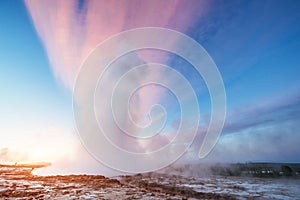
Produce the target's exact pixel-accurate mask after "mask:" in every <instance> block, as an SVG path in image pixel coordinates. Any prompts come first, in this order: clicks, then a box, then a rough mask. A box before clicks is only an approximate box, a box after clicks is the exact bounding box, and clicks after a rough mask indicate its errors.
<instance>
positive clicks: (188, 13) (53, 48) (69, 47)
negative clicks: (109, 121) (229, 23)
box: [25, 0, 208, 148]
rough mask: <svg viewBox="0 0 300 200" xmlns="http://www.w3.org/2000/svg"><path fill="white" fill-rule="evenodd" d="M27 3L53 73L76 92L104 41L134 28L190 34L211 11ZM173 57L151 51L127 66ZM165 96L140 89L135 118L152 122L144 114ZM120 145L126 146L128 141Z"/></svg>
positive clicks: (196, 5) (174, 5)
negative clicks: (82, 74)
mask: <svg viewBox="0 0 300 200" xmlns="http://www.w3.org/2000/svg"><path fill="white" fill-rule="evenodd" d="M25 3H26V7H27V9H28V11H29V14H30V16H31V18H32V21H33V24H34V26H35V28H36V31H37V33H38V35H39V37H40V39H41V40H42V43H43V45H44V47H45V50H46V52H47V55H48V58H49V62H50V64H51V67H52V69H53V73H54V74H55V76H56V77H57V78H58V80H59V81H61V82H62V83H63V85H64V86H65V87H67V88H69V89H70V90H71V89H72V88H73V86H74V82H75V79H76V75H77V73H78V71H79V69H80V66H81V64H82V62H83V61H84V60H85V59H86V57H87V56H88V55H89V53H90V52H91V51H92V50H93V49H94V48H95V47H96V46H97V45H98V44H99V43H101V42H103V41H104V40H105V39H107V38H108V37H110V36H112V35H114V34H117V33H119V32H121V31H125V30H128V29H132V28H138V27H150V26H155V27H164V28H171V29H175V30H178V31H181V32H186V31H187V30H188V29H189V28H190V27H191V26H192V25H193V24H194V22H195V21H196V20H199V18H200V17H201V16H202V15H204V12H205V10H206V9H207V7H208V5H207V3H205V2H203V1H187V2H185V1H177V0H167V1H160V0H153V1H138V0H133V1H117V0H116V1H101V0H99V1H96V0H95V1H93V0H91V1H75V0H67V1H35V0H30V1H29V0H26V1H25ZM166 42H169V43H176V42H177V41H176V39H175V38H174V39H172V38H170V40H169V41H166ZM115 50H116V49H110V50H108V51H115ZM167 59H168V57H166V56H165V54H161V55H158V54H157V53H151V52H149V51H141V52H137V53H136V54H131V55H130V56H129V57H128V59H127V60H125V61H124V62H125V63H126V64H127V65H129V66H130V65H136V64H141V63H147V62H149V61H151V62H159V63H162V62H167ZM130 61H131V63H130ZM164 76H165V74H161V73H157V72H155V71H152V70H151V68H149V69H148V71H147V73H146V74H144V75H143V77H140V76H138V75H137V76H135V78H136V79H137V80H139V79H151V78H152V77H156V78H157V79H159V78H163V77H164ZM109 77H110V78H109V79H107V81H106V83H105V84H107V85H110V84H112V83H113V82H115V77H114V74H110V76H109ZM110 80H111V81H110ZM132 81H136V80H132ZM137 82H138V81H137ZM108 88H110V87H108ZM100 92H101V91H100ZM162 98H164V90H162V89H161V88H159V87H158V88H153V87H145V88H141V89H140V90H139V91H137V92H136V93H135V95H134V97H133V100H132V101H133V104H131V106H132V107H133V108H134V109H131V110H133V113H132V116H133V118H134V119H133V120H135V121H136V122H137V123H138V124H145V123H146V124H147V119H145V117H144V116H145V115H146V114H147V113H148V111H149V109H150V108H151V106H153V105H154V104H155V103H157V102H159V101H160V100H161V99H162ZM97 109H98V110H99V111H100V112H108V111H107V108H106V107H105V106H101V105H99V107H98V108H97ZM158 117H159V116H158ZM145 120H146V121H145ZM164 140H168V138H166V137H162V138H161V141H157V143H158V144H159V143H160V142H162V143H164V142H163V141H164ZM119 142H121V143H122V144H124V145H126V141H119ZM129 146H130V144H129ZM150 148H151V147H150Z"/></svg>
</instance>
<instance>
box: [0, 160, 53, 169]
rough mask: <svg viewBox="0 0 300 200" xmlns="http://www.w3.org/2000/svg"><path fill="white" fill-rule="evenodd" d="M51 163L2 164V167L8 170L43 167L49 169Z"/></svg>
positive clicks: (0, 165)
mask: <svg viewBox="0 0 300 200" xmlns="http://www.w3.org/2000/svg"><path fill="white" fill-rule="evenodd" d="M50 165H51V163H48V162H37V163H20V164H18V163H15V164H0V168H1V167H6V168H32V169H35V168H43V167H48V166H50Z"/></svg>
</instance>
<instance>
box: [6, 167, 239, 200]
mask: <svg viewBox="0 0 300 200" xmlns="http://www.w3.org/2000/svg"><path fill="white" fill-rule="evenodd" d="M143 177H144V178H146V179H144V178H143ZM147 177H148V176H146V175H145V176H144V175H134V176H123V177H118V178H117V179H114V178H106V177H104V176H99V175H68V176H35V175H32V174H31V170H18V171H12V170H11V169H8V170H6V171H5V170H2V173H1V174H0V198H1V199H234V198H233V197H230V196H229V195H220V194H214V193H202V192H196V191H194V190H192V189H191V188H188V187H184V186H179V185H176V184H169V183H160V182H159V181H158V182H156V183H154V182H152V181H149V182H147ZM148 178H149V177H148ZM157 178H162V177H160V176H159V177H157ZM162 179H163V178H162Z"/></svg>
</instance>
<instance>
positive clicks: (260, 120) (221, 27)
mask: <svg viewBox="0 0 300 200" xmlns="http://www.w3.org/2000/svg"><path fill="white" fill-rule="evenodd" d="M191 2H192V3H190V4H191V5H192V6H189V5H187V6H184V8H181V7H179V6H178V7H175V8H174V10H175V11H174V10H173V11H172V12H171V11H166V12H170V16H172V17H171V18H168V19H167V20H166V23H164V24H165V25H164V26H163V27H167V28H172V29H175V30H178V31H181V32H183V33H185V34H187V35H188V36H190V37H192V38H194V39H195V40H196V41H197V42H199V43H200V44H201V45H202V46H203V47H204V48H205V49H206V51H207V52H208V53H209V54H210V56H211V57H212V59H213V60H214V62H215V63H216V65H217V66H218V68H219V71H220V73H221V74H222V77H223V80H224V84H225V89H226V94H227V118H226V123H225V127H224V130H223V133H222V136H221V138H220V140H219V143H218V144H217V146H216V148H215V150H214V151H213V152H212V153H211V154H210V156H209V157H208V158H207V159H208V160H213V161H222V159H223V160H224V161H225V162H239V161H241V162H243V161H274V162H300V160H299V153H300V149H299V147H298V143H299V141H300V128H299V126H298V124H299V123H300V92H299V91H300V90H299V88H300V79H299V75H300V56H299V55H300V24H299V23H300V12H299V11H300V2H299V1H296V0H294V1H291V0H290V1H283V0H282V1H266V0H265V1H258V0H256V1H209V2H205V1H201V2H200V1H199V2H198V3H196V2H195V1H191ZM35 4H36V5H37V8H39V9H46V10H47V6H45V5H39V3H37V2H34V1H32V2H29V1H28V2H26V3H24V2H23V1H17V0H13V1H8V0H7V1H1V2H0V5H1V6H0V24H1V31H0V44H1V45H0V91H1V98H0V121H1V124H0V138H1V139H0V149H1V148H2V149H3V148H12V149H13V148H15V149H18V146H20V144H25V146H26V147H28V148H29V149H30V148H31V149H34V150H36V149H37V148H40V146H39V145H36V144H35V142H38V141H39V140H36V138H42V139H41V140H48V141H50V142H49V143H51V145H55V144H56V143H57V142H58V143H59V144H60V145H58V146H61V148H62V149H63V146H64V144H65V143H64V140H65V139H66V138H67V140H68V138H69V139H70V141H71V140H72V142H70V141H68V142H67V143H70V144H67V145H69V147H70V149H71V150H70V151H73V149H72V148H73V146H76V145H78V143H79V142H78V141H76V140H77V139H76V136H75V134H74V132H75V129H74V124H73V115H72V80H73V79H72V77H74V74H76V72H77V71H76V69H74V70H73V68H71V67H69V68H67V67H66V68H64V67H65V66H67V65H73V61H69V60H67V59H65V57H67V56H70V55H71V56H76V57H80V56H82V57H84V55H86V52H88V50H86V49H88V48H87V46H89V45H90V46H89V48H92V47H95V45H97V44H96V43H95V41H93V42H94V43H92V42H90V41H89V40H87V39H86V40H83V39H81V38H84V37H87V34H88V33H90V32H89V31H86V30H89V28H88V27H90V26H92V25H93V23H92V22H89V21H88V20H89V18H88V16H89V15H88V14H87V13H89V12H92V11H91V9H89V3H87V2H86V3H82V2H81V3H77V1H73V4H74V5H80V7H81V9H83V11H85V12H82V10H79V11H78V10H76V9H77V7H76V6H75V8H74V7H72V6H69V7H68V6H66V5H55V6H56V7H55V6H53V7H51V8H49V13H50V14H49V16H52V15H51V12H53V11H54V10H55V9H57V10H58V8H62V10H63V11H65V13H63V14H61V15H60V16H59V17H66V19H72V20H73V21H75V22H73V21H72V20H71V22H69V21H68V22H67V23H70V24H69V26H68V27H70V29H71V30H69V31H67V33H69V34H70V33H72V34H71V35H70V38H69V39H70V41H68V40H67V42H66V43H67V45H65V44H62V45H63V46H62V47H60V46H59V44H61V43H56V42H57V40H59V39H61V38H57V37H56V35H57V32H56V31H53V32H51V31H49V30H52V29H53V30H54V29H55V30H60V29H61V28H64V26H66V25H65V24H63V25H59V24H56V25H55V23H53V22H52V23H51V22H49V21H47V19H51V18H47V15H46V14H39V13H35V11H36V10H34V8H36V7H34V6H35ZM49 4H51V3H49ZM99 4H100V3H99ZM114 4H115V2H114V3H112V5H111V6H112V7H114V6H115V5H114ZM39 6H40V7H39ZM51 6H52V5H51ZM60 6H61V7H60ZM131 6H132V7H134V6H133V5H131ZM157 6H159V4H158V5H157ZM128 7H130V5H129V6H128ZM51 9H52V10H51ZM71 9H74V10H73V11H72V10H71ZM118 9H120V10H119V11H120V12H121V11H123V9H122V8H119V7H118ZM68 10H70V13H69V12H66V11H68ZM124 10H125V11H124V12H125V13H126V12H127V13H129V14H130V12H131V11H128V10H126V9H124ZM189 10H190V12H189ZM71 11H72V12H71ZM198 11H199V12H198ZM45 13H47V12H45ZM53 13H54V12H53ZM181 13H183V14H182V15H184V14H186V13H189V16H188V17H186V18H184V17H183V18H182V16H180V15H181ZM129 14H128V15H129ZM84 15H86V18H84V19H85V20H87V21H86V22H85V23H86V24H84V25H82V23H83V22H80V23H79V22H78V23H77V22H76V20H79V19H81V20H82V19H83V18H82V16H84ZM137 15H139V14H137ZM153 15H154V16H153V18H154V19H155V18H156V17H157V16H155V14H153ZM72 16H79V17H78V18H75V19H74V18H72ZM103 16H105V13H104V14H103ZM103 16H102V17H103ZM97 17H98V18H99V16H97V15H96V16H95V18H97ZM136 17H139V20H138V21H134V22H132V23H131V22H130V19H127V18H125V19H124V20H120V21H122V23H121V26H120V27H121V28H119V27H117V25H116V24H118V23H114V22H113V23H112V24H111V26H112V28H111V29H112V30H113V31H112V32H109V30H110V26H109V24H108V25H107V27H106V29H107V30H108V31H106V32H105V34H103V35H101V37H100V38H99V41H102V40H103V39H105V38H106V37H107V35H112V33H115V32H118V31H122V30H127V29H129V28H132V27H142V26H148V25H149V24H147V23H150V25H156V24H155V23H154V24H153V23H152V22H151V20H146V19H145V20H144V18H151V17H152V16H151V15H147V16H146V17H145V16H144V18H143V15H142V14H140V15H139V16H136ZM160 17H161V16H160ZM161 18H162V21H164V16H162V17H161ZM120 19H121V18H120ZM183 19H184V20H183ZM66 21H67V20H66ZM79 21H80V20H79ZM112 21H113V20H112ZM116 21H117V20H116ZM128 21H129V22H128ZM149 21H150V22H149ZM154 21H155V20H154ZM101 22H102V21H101V20H99V21H97V23H100V25H101ZM43 23H45V24H46V28H45V27H43V26H42V24H43ZM51 24H52V26H51ZM53 24H54V25H53ZM74 24H75V25H74ZM89 25H90V26H89ZM157 26H162V25H160V24H158V25H157ZM114 27H116V28H115V29H114ZM90 29H91V28H90ZM83 30H85V31H83ZM91 30H93V28H92V29H91ZM101 30H102V29H99V30H98V29H95V33H99V31H100V33H101ZM46 31H48V32H51V33H52V34H45V32H46ZM59 33H60V34H61V32H59ZM53 35H54V36H53ZM93 37H94V35H90V38H93ZM78 38H80V39H78ZM76 39H77V40H76ZM91 40H92V39H91ZM74 41H75V42H74ZM52 44H53V45H52ZM83 44H85V45H87V46H85V45H83ZM70 47H75V49H76V48H77V49H79V50H78V51H76V52H75V51H74V50H70V53H69V52H66V50H68V48H70ZM60 50H61V51H62V52H60ZM85 50H86V51H85ZM78 52H79V53H78ZM84 52H85V53H84ZM67 53H69V54H67ZM60 55H62V57H60ZM63 56H64V57H63ZM71 58H72V57H71ZM76 62H77V61H76ZM76 62H74V63H75V64H76ZM77 64H78V62H77ZM168 64H170V65H174V66H173V67H174V68H175V69H178V70H179V71H181V70H182V72H183V73H184V75H185V76H186V78H187V79H189V80H190V81H191V84H192V85H193V86H194V88H196V91H197V96H198V98H199V104H200V107H201V109H202V110H201V112H203V117H204V121H205V120H206V121H207V119H208V117H209V112H210V103H209V94H208V92H207V89H206V87H205V84H204V83H203V81H202V80H199V77H198V76H197V75H195V73H194V71H193V70H191V69H189V68H188V67H189V64H187V63H184V62H183V61H180V59H178V58H176V57H172V59H171V60H169V61H168ZM165 100H166V99H165ZM166 101H167V100H166ZM174 105H175V104H174ZM177 111H178V110H176V109H175V110H173V112H174V115H173V118H176V117H174V116H176V115H177V114H176V113H177ZM49 135H51V136H49ZM48 137H49V138H48ZM71 138H72V139H71ZM73 140H74V141H73ZM197 145H198V144H197ZM197 145H196V146H197ZM74 148H75V149H76V150H74V151H78V150H77V149H78V147H77V146H76V147H74ZM194 148H195V149H196V147H194ZM16 151H20V150H16ZM36 151H37V150H36ZM192 151H193V148H192ZM17 154H18V155H19V154H20V153H18V152H17ZM21 154H22V153H21ZM21 154H20V158H23V157H24V158H25V157H26V158H27V154H26V155H25V154H24V155H23V154H22V155H21ZM50 154H51V155H53V154H57V152H54V153H53V152H52V153H50ZM67 154H68V155H70V154H72V153H70V152H68V153H67ZM82 155H84V156H88V155H87V154H84V153H83V154H82ZM41 156H43V155H41ZM71 157H72V156H71ZM34 158H35V159H37V158H40V157H38V156H36V157H34ZM72 159H73V158H72ZM72 159H70V160H72ZM21 160H22V159H21ZM25 160H26V159H25ZM0 161H1V159H0Z"/></svg>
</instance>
